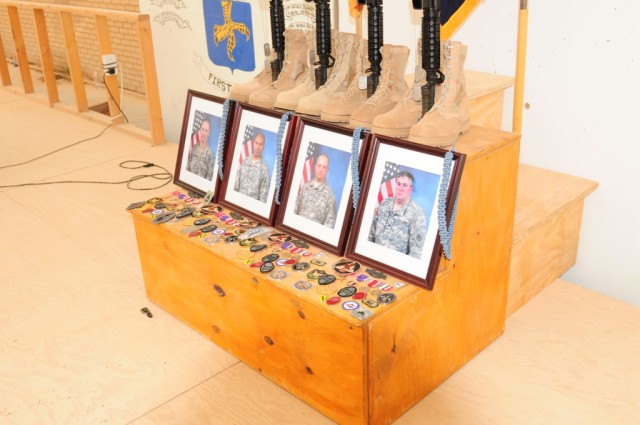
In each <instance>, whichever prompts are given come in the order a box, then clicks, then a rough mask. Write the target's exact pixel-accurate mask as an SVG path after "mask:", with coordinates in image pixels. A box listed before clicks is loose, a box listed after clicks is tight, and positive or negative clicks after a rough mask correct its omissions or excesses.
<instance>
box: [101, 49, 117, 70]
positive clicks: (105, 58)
mask: <svg viewBox="0 0 640 425" xmlns="http://www.w3.org/2000/svg"><path fill="white" fill-rule="evenodd" d="M116 66H117V63H116V55H114V54H113V53H112V54H108V55H102V67H103V68H105V69H106V68H115V67H116Z"/></svg>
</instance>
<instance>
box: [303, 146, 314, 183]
mask: <svg viewBox="0 0 640 425" xmlns="http://www.w3.org/2000/svg"><path fill="white" fill-rule="evenodd" d="M316 153H317V144H316V143H313V142H309V147H308V148H307V155H306V156H305V157H304V165H303V167H302V179H301V180H300V189H302V186H304V185H305V184H306V183H307V182H308V181H309V180H311V177H313V160H314V158H315V157H316Z"/></svg>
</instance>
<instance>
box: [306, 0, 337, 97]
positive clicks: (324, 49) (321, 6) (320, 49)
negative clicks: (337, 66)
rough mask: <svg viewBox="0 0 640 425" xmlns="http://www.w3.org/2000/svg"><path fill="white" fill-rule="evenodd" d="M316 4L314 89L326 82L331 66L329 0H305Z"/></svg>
mask: <svg viewBox="0 0 640 425" xmlns="http://www.w3.org/2000/svg"><path fill="white" fill-rule="evenodd" d="M306 1H307V2H311V1H313V2H315V4H316V54H317V55H318V61H317V62H315V63H314V65H318V66H317V67H316V68H315V70H314V72H315V77H316V89H319V88H320V87H322V86H323V85H324V84H325V83H326V82H327V70H328V69H329V68H330V67H332V66H333V62H335V60H333V61H331V62H330V59H333V57H332V56H331V10H330V8H329V0H306Z"/></svg>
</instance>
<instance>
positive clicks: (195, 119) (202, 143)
mask: <svg viewBox="0 0 640 425" xmlns="http://www.w3.org/2000/svg"><path fill="white" fill-rule="evenodd" d="M223 104H224V99H222V98H219V97H216V96H212V95H209V94H205V93H200V92H197V91H194V90H189V91H188V92H187V103H186V106H185V111H184V118H183V121H182V132H181V134H180V145H179V147H178V159H177V161H176V170H175V174H174V178H173V182H174V183H175V184H176V185H178V186H180V187H183V188H186V189H188V190H191V191H193V192H196V193H199V194H201V195H204V194H205V193H207V192H212V193H213V194H214V198H213V200H214V201H217V192H218V191H219V186H220V185H219V183H220V177H219V176H218V161H217V159H218V144H219V142H220V130H221V129H222V128H223V126H227V125H228V124H229V122H230V120H231V118H232V116H233V109H234V107H235V103H234V102H232V103H231V105H230V107H229V112H228V115H227V122H224V123H223V122H222V120H223Z"/></svg>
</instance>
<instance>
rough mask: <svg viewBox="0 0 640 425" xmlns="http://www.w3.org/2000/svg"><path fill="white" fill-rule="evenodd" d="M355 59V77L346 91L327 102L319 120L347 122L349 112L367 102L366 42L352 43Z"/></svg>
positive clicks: (367, 62) (367, 60) (367, 63)
mask: <svg viewBox="0 0 640 425" xmlns="http://www.w3.org/2000/svg"><path fill="white" fill-rule="evenodd" d="M354 48H355V49H356V53H357V59H356V67H357V72H358V73H357V75H356V76H355V77H353V79H352V80H351V82H350V83H349V86H348V87H347V90H346V91H345V92H344V93H342V94H341V95H337V96H336V97H335V98H332V99H331V100H329V101H328V102H327V103H326V104H325V105H324V106H323V107H322V110H321V111H320V118H322V119H323V120H324V121H329V122H349V117H350V116H351V112H353V110H354V109H355V108H356V107H357V106H358V105H360V104H362V103H363V102H364V101H365V100H367V74H366V69H367V68H369V59H368V57H367V40H365V39H361V40H360V41H359V42H357V43H354Z"/></svg>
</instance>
